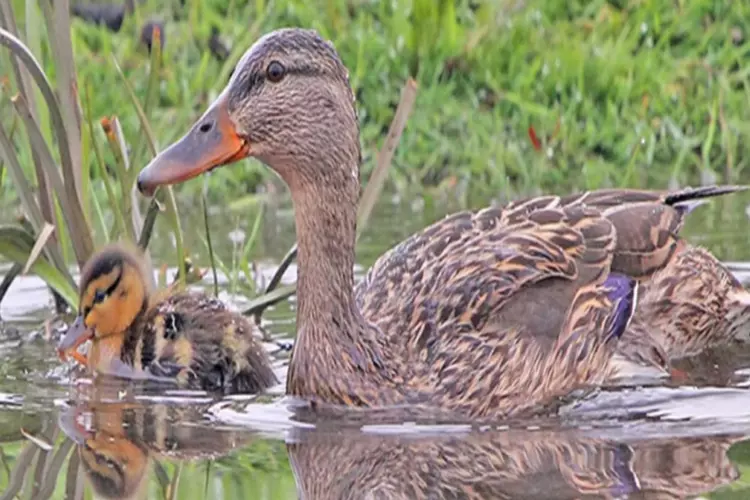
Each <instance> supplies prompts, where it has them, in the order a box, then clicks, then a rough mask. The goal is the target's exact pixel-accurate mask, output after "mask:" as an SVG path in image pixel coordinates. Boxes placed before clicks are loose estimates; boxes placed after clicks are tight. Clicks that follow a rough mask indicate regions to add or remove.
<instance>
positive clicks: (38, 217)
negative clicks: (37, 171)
mask: <svg viewBox="0 0 750 500" xmlns="http://www.w3.org/2000/svg"><path fill="white" fill-rule="evenodd" d="M0 156H2V157H4V158H5V162H6V164H7V166H8V172H9V173H10V177H11V180H12V181H13V185H14V186H15V188H16V192H17V193H18V196H19V197H20V198H21V207H22V208H23V210H24V213H25V214H26V216H27V217H29V219H30V224H31V227H32V228H34V231H40V230H41V229H42V228H43V227H44V224H45V218H44V216H43V215H42V211H41V209H40V208H39V204H38V203H37V201H36V200H35V199H34V191H33V189H32V187H31V184H29V181H28V179H26V175H25V174H24V172H23V168H22V167H21V163H20V162H19V160H18V156H17V155H16V152H15V150H14V149H13V144H12V143H11V141H10V137H8V135H7V134H6V133H5V131H4V130H3V128H2V127H0ZM45 253H46V254H47V255H48V256H49V257H50V260H51V261H52V262H54V264H55V266H56V267H57V269H58V270H60V272H62V273H67V269H66V267H65V261H64V260H63V258H62V254H61V253H60V249H59V248H58V247H57V246H49V247H47V248H46V249H45ZM67 274H68V276H67V277H68V281H69V282H71V283H72V282H73V278H72V277H71V276H70V275H69V273H67Z"/></svg>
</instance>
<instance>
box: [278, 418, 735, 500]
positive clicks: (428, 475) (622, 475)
mask: <svg viewBox="0 0 750 500" xmlns="http://www.w3.org/2000/svg"><path fill="white" fill-rule="evenodd" d="M736 440H737V438H730V437H725V438H717V437H711V438H684V439H683V438H678V439H669V440H666V439H665V440H657V441H640V442H632V443H629V444H628V443H618V442H613V441H608V440H603V439H602V440H600V439H596V438H590V437H586V436H583V435H580V434H577V433H574V432H560V431H555V432H553V431H549V432H547V431H534V432H531V431H503V432H498V431H486V432H478V431H477V432H472V433H469V434H466V435H463V436H456V435H452V436H439V435H433V436H430V437H411V438H407V437H404V436H400V437H397V436H384V435H378V436H376V435H373V434H362V433H354V432H353V433H352V434H351V435H346V434H344V435H342V433H340V432H338V433H336V435H335V436H332V435H330V434H325V433H322V432H320V431H317V432H315V431H312V432H305V431H300V434H298V435H297V439H295V441H296V442H289V443H288V444H287V450H288V452H289V460H290V463H291V465H292V470H293V472H294V475H295V479H296V481H297V489H298V495H299V498H304V499H315V500H318V499H354V498H368V499H413V498H430V499H489V498H492V499H495V498H498V499H499V498H514V499H517V498H556V499H567V498H570V499H572V498H581V497H589V498H590V497H594V498H626V497H630V496H636V497H641V496H642V495H644V494H646V493H648V497H649V498H652V495H653V497H657V498H685V497H686V496H690V495H695V494H699V493H703V492H706V491H710V490H713V489H715V488H717V487H719V486H721V485H724V484H727V483H729V482H731V481H733V480H735V479H736V478H737V477H738V471H737V468H736V467H735V466H734V464H732V462H731V461H730V460H729V459H728V457H727V455H726V451H727V449H728V448H729V446H731V444H732V443H733V442H734V441H736Z"/></svg>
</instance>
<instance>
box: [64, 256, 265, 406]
mask: <svg viewBox="0 0 750 500" xmlns="http://www.w3.org/2000/svg"><path fill="white" fill-rule="evenodd" d="M146 272H147V271H146V268H145V265H144V264H143V261H142V259H140V258H139V256H138V255H137V254H136V253H135V251H133V250H130V249H128V248H126V247H125V246H122V245H119V244H115V245H109V246H107V247H104V248H103V249H101V250H100V251H99V252H97V253H96V254H95V255H94V256H92V257H91V259H89V261H88V262H87V263H86V265H85V266H84V268H83V270H82V272H81V283H80V305H79V307H78V311H79V315H78V317H77V318H76V320H75V322H74V323H73V324H72V325H71V327H70V328H69V329H68V331H67V332H66V334H65V335H64V336H63V338H62V339H61V340H60V342H59V344H58V352H60V354H61V356H62V357H65V355H66V354H67V353H72V354H73V357H75V358H76V359H77V360H78V361H80V362H81V363H84V364H86V365H88V367H89V369H91V370H94V371H98V372H104V373H112V374H115V375H120V376H123V377H127V378H147V379H148V378H152V379H169V380H174V381H176V382H177V383H179V384H180V385H181V386H184V387H200V388H202V389H204V390H209V391H223V392H232V393H236V392H251V393H257V392H260V391H262V390H264V389H266V388H268V387H269V386H271V385H273V384H275V383H277V379H276V376H275V375H274V373H273V370H272V369H271V365H270V362H269V359H268V356H267V354H266V352H265V350H264V349H263V347H262V346H261V345H259V344H258V342H257V341H256V340H255V339H254V337H253V332H254V328H253V326H252V323H250V322H249V321H248V320H247V319H246V318H245V317H243V316H242V315H241V314H239V313H235V312H232V311H230V310H229V309H228V308H227V307H226V306H225V305H224V304H223V303H222V302H221V301H220V300H218V299H215V298H212V297H209V296H207V295H205V294H202V293H198V292H189V291H182V292H177V293H169V292H166V293H161V294H158V293H157V294H152V291H151V290H150V286H149V285H148V283H149V280H148V279H147V278H146V276H147V275H146ZM89 339H91V341H92V344H91V349H90V352H89V355H88V358H84V357H82V356H81V355H80V354H79V353H77V352H75V349H76V348H77V347H78V346H79V345H81V344H83V343H84V342H86V341H87V340H89Z"/></svg>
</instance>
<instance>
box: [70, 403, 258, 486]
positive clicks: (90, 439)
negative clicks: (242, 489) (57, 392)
mask: <svg viewBox="0 0 750 500" xmlns="http://www.w3.org/2000/svg"><path fill="white" fill-rule="evenodd" d="M205 409H206V407H205V405H204V404H190V405H186V404H184V403H182V404H161V403H159V404H156V403H148V404H146V403H142V402H138V401H128V402H123V403H116V402H102V401H97V402H91V401H88V402H83V403H77V404H76V405H75V406H71V407H69V408H67V409H66V410H65V411H63V412H62V413H61V414H60V416H59V419H58V423H59V426H60V428H61V429H62V430H63V432H64V433H65V434H66V435H67V436H68V437H70V438H71V439H72V440H73V441H74V442H75V443H76V445H77V452H78V456H79V458H80V462H81V465H82V467H83V470H84V475H85V477H86V479H87V480H88V483H89V484H90V486H91V487H92V489H93V490H94V491H95V493H96V495H97V496H99V497H102V498H118V499H121V498H146V497H147V484H148V481H147V478H148V471H149V470H150V469H149V466H150V465H152V461H153V460H159V459H162V458H166V459H170V460H177V461H185V460H195V459H214V458H218V457H220V456H223V455H227V454H228V453H229V452H231V451H232V450H233V449H235V448H236V447H237V446H241V445H243V444H247V443H246V440H247V439H246V437H244V436H240V435H238V434H236V433H234V432H231V431H223V430H218V429H214V428H211V427H209V426H208V425H201V422H202V418H203V414H204V411H205Z"/></svg>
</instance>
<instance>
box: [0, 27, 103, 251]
mask: <svg viewBox="0 0 750 500" xmlns="http://www.w3.org/2000/svg"><path fill="white" fill-rule="evenodd" d="M0 44H2V45H4V46H5V47H7V48H8V49H10V51H11V52H12V53H13V55H14V56H15V57H16V58H18V60H19V61H21V63H23V65H24V67H25V68H26V70H27V71H28V72H29V73H30V74H31V76H32V78H33V79H34V81H35V82H36V84H37V86H38V87H39V90H40V91H41V93H42V96H43V97H44V100H45V103H46V105H47V108H48V109H49V111H50V117H51V119H52V125H53V128H54V130H55V135H56V136H57V145H58V149H59V152H60V160H61V164H62V173H63V177H64V178H65V179H66V181H67V182H65V183H64V185H63V191H62V192H59V191H58V192H57V195H58V199H60V201H61V203H62V201H63V199H65V202H66V203H67V204H68V205H69V209H70V210H71V213H65V212H64V215H65V216H66V218H68V217H69V218H70V219H72V220H73V221H74V224H70V226H71V233H72V237H71V242H72V244H73V249H74V251H75V254H76V259H77V260H78V264H79V265H83V263H85V262H86V260H88V258H89V256H90V255H91V254H92V253H93V249H94V242H93V238H92V235H91V231H90V230H89V228H88V223H87V221H86V219H85V217H84V215H83V208H82V207H81V204H80V197H79V196H78V190H77V189H76V186H75V182H74V179H75V176H76V174H75V166H74V165H73V159H72V156H71V155H72V153H71V150H70V144H69V143H68V141H67V134H66V131H65V123H64V121H63V118H62V114H61V112H60V106H59V104H58V102H57V98H56V97H55V94H54V92H53V90H52V87H51V85H50V83H49V80H48V79H47V77H46V75H45V74H44V71H43V70H42V68H41V66H40V65H39V62H38V61H37V60H36V58H35V57H34V55H33V54H32V53H31V51H29V49H28V47H26V46H25V45H24V44H23V43H22V42H21V41H20V40H19V39H18V38H17V37H15V36H14V35H13V34H12V33H10V32H8V31H7V30H5V29H2V28H0ZM19 97H20V99H19V98H17V99H15V101H18V102H23V98H22V96H19ZM14 103H15V102H14ZM17 109H18V108H17ZM23 118H24V121H25V122H27V129H29V127H28V123H34V120H33V117H31V116H29V117H28V118H27V117H25V116H24V117H23ZM29 118H30V119H29ZM36 132H39V130H38V126H37V127H36ZM33 133H34V129H33V128H31V130H29V135H32V134H33ZM40 135H41V133H40ZM47 173H48V174H49V172H47ZM58 175H59V172H58ZM56 191H57V189H56Z"/></svg>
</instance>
